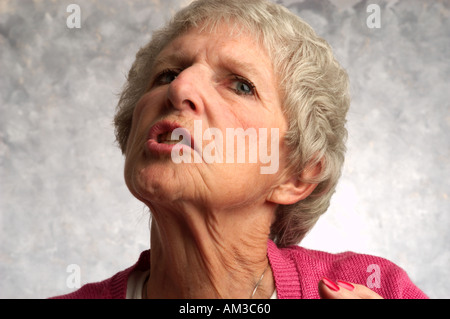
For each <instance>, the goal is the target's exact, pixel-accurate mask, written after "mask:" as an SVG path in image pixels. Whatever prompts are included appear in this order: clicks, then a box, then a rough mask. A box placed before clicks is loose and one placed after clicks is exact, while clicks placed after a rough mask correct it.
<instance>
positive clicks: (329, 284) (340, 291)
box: [319, 278, 383, 299]
mask: <svg viewBox="0 0 450 319" xmlns="http://www.w3.org/2000/svg"><path fill="white" fill-rule="evenodd" d="M319 294H320V297H321V298H322V299H383V298H382V297H381V296H380V295H379V294H377V293H376V292H374V291H372V290H370V289H369V288H367V287H366V286H363V285H358V284H354V283H349V282H345V281H342V280H338V281H336V282H333V281H331V280H330V279H328V278H322V280H321V281H319Z"/></svg>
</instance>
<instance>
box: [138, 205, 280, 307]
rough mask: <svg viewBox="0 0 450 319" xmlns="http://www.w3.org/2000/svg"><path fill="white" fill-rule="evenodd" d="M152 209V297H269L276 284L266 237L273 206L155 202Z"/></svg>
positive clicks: (149, 287)
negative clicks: (230, 207) (212, 207)
mask: <svg viewBox="0 0 450 319" xmlns="http://www.w3.org/2000/svg"><path fill="white" fill-rule="evenodd" d="M151 211H152V215H153V219H152V230H151V265H152V266H151V270H150V277H149V279H148V282H147V287H146V293H147V296H148V297H149V298H177V299H178V298H180V299H181V298H236V299H241V298H249V297H252V294H253V293H254V295H253V297H254V298H268V297H270V295H271V294H272V292H273V290H274V283H273V277H272V271H271V269H270V266H269V267H267V266H268V259H267V240H268V235H269V230H270V224H271V221H272V216H273V211H274V209H273V207H264V208H263V209H260V210H258V211H255V210H254V209H253V210H251V209H234V210H232V211H230V210H222V211H211V210H209V211H206V210H204V209H197V208H195V207H186V206H184V207H182V208H177V209H165V208H162V207H153V206H152V207H151ZM263 273H264V276H263V278H262V279H261V276H262V274H263ZM255 288H256V291H254V290H255Z"/></svg>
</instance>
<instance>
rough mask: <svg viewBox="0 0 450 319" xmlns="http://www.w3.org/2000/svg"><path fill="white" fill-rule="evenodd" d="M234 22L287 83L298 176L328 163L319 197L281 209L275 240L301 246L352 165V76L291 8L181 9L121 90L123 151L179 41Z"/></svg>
mask: <svg viewBox="0 0 450 319" xmlns="http://www.w3.org/2000/svg"><path fill="white" fill-rule="evenodd" d="M221 23H227V24H228V25H229V26H230V28H234V30H237V31H238V30H239V29H245V30H246V31H249V32H250V33H251V34H252V35H253V36H255V38H256V39H258V40H259V41H260V43H261V44H262V45H263V46H264V47H265V48H266V49H267V52H268V54H269V57H270V58H271V60H272V61H273V68H274V70H275V73H276V75H277V77H278V80H279V87H280V89H281V98H282V102H283V105H282V107H283V111H284V114H285V116H286V118H287V121H288V130H287V132H286V136H285V143H286V145H287V146H288V148H289V151H290V152H289V158H288V161H287V162H288V163H290V169H291V170H292V173H293V174H295V175H298V176H300V174H301V172H302V171H303V170H304V169H305V168H307V167H308V166H309V165H314V164H317V163H319V162H320V163H321V166H322V170H321V172H320V174H319V176H316V177H315V178H314V180H308V181H305V182H310V183H317V184H318V185H317V187H316V188H315V190H314V191H313V193H312V194H311V195H310V196H308V197H307V198H306V199H304V200H301V201H299V202H297V203H295V204H291V205H280V206H279V207H278V208H277V211H276V218H275V221H274V223H273V224H272V227H271V234H270V238H271V239H273V240H274V241H275V242H276V243H277V245H279V246H288V245H293V244H298V243H299V242H300V241H301V240H302V239H303V237H304V236H305V235H306V233H307V232H308V231H309V230H310V229H311V228H312V227H313V226H314V224H315V223H316V222H317V220H318V219H319V217H320V216H321V215H322V214H323V213H324V212H325V211H326V210H327V209H328V207H329V204H330V200H331V196H332V194H333V193H334V192H335V188H336V185H337V182H338V180H339V178H340V175H341V170H342V166H343V162H344V154H345V150H346V147H345V141H346V138H347V130H346V128H345V123H346V113H347V111H348V108H349V105H350V97H349V92H348V87H349V85H348V76H347V73H346V71H345V70H344V69H343V68H342V67H341V66H340V65H339V63H338V62H337V61H336V59H335V57H334V55H333V52H332V50H331V47H330V46H329V45H328V43H327V42H326V41H325V40H324V39H322V38H320V37H318V36H317V35H316V33H315V32H314V30H313V29H312V28H311V27H310V26H309V25H308V24H307V23H306V22H304V21H303V20H301V19H300V18H299V17H297V16H296V15H294V14H293V13H291V12H289V11H288V10H287V9H286V8H284V7H282V6H280V5H277V4H274V3H271V2H269V1H266V0H245V1H242V0H198V1H194V2H192V3H191V4H190V5H189V6H187V7H186V8H184V9H182V10H180V11H179V12H178V13H176V15H175V16H174V17H173V18H172V20H171V21H170V22H169V23H168V24H167V25H166V26H165V27H164V28H162V29H160V30H158V31H156V32H155V33H154V34H153V36H152V40H151V41H150V42H149V43H148V44H147V45H146V46H144V47H143V48H141V49H140V50H139V51H138V53H137V54H136V60H135V61H134V63H133V65H132V67H131V69H130V71H129V74H128V78H127V82H126V85H125V87H124V89H123V91H122V93H121V96H120V99H119V102H118V106H117V110H116V115H115V118H114V124H115V129H116V131H115V132H116V139H117V141H118V143H119V146H120V148H121V150H122V152H123V153H125V150H126V147H127V141H128V136H129V133H130V129H131V123H132V116H133V111H134V108H135V106H136V103H137V102H138V100H139V99H140V98H141V97H142V95H143V94H144V93H145V90H146V88H147V86H148V81H149V78H148V75H149V74H150V70H152V68H153V63H154V61H155V59H156V56H157V55H158V54H159V52H161V50H162V49H163V48H164V47H165V46H166V45H167V44H168V43H170V42H171V41H172V40H173V39H175V38H176V37H177V36H179V35H180V34H182V33H183V32H186V31H187V30H189V29H191V28H194V27H199V26H200V25H201V27H202V28H204V30H205V31H207V30H206V28H208V27H210V28H211V29H210V30H213V29H214V27H215V26H217V25H219V24H221Z"/></svg>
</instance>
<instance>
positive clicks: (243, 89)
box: [231, 76, 255, 95]
mask: <svg viewBox="0 0 450 319" xmlns="http://www.w3.org/2000/svg"><path fill="white" fill-rule="evenodd" d="M231 87H232V89H233V91H235V92H236V94H238V95H254V94H255V86H254V85H253V83H252V82H250V81H249V80H246V79H244V78H241V77H237V76H236V77H235V78H234V79H233V81H232V86H231Z"/></svg>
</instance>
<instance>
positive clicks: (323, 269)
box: [54, 241, 428, 299]
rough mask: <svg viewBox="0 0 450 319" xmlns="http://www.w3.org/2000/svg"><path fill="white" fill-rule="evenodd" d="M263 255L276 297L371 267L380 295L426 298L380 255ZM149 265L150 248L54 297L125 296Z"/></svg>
mask: <svg viewBox="0 0 450 319" xmlns="http://www.w3.org/2000/svg"><path fill="white" fill-rule="evenodd" d="M267 255H268V257H269V262H270V266H271V267H272V271H273V275H274V278H275V286H276V290H277V297H278V298H279V299H297V298H301V299H318V298H320V297H319V292H318V283H319V281H320V280H321V279H322V277H328V278H330V279H332V280H338V279H340V280H344V281H348V282H352V283H356V284H362V285H366V284H367V281H368V278H369V277H370V276H371V275H372V271H373V269H375V268H376V269H377V271H379V273H378V274H379V278H380V282H379V285H376V286H379V288H376V287H373V288H371V289H373V290H374V291H375V292H376V293H378V294H379V295H381V296H382V297H383V298H386V299H424V298H428V297H427V296H426V295H425V294H424V293H423V292H422V291H421V290H420V289H418V288H417V287H416V286H415V285H414V284H413V283H412V282H411V280H410V279H409V277H408V275H407V274H406V272H405V271H404V270H403V269H401V268H400V267H398V266H396V265H395V264H393V263H392V262H390V261H388V260H386V259H383V258H380V257H374V256H370V255H363V254H356V253H353V252H345V253H340V254H330V253H326V252H321V251H316V250H310V249H305V248H302V247H299V246H291V247H287V248H282V249H280V248H278V247H277V246H276V245H275V243H274V242H272V241H269V242H268V249H267ZM371 265H372V266H371ZM373 265H376V266H373ZM369 266H370V267H369ZM377 266H378V267H377ZM149 267H150V251H149V250H147V251H144V252H142V253H141V256H140V257H139V260H138V261H137V263H136V264H135V265H134V266H132V267H130V268H128V269H125V270H123V271H121V272H119V273H117V274H115V275H114V276H112V277H111V278H109V279H106V280H104V281H101V282H97V283H90V284H86V285H84V286H82V287H81V288H80V289H78V290H77V291H75V292H72V293H69V294H67V295H62V296H58V297H54V298H58V299H69V298H70V299H125V297H126V289H127V280H128V276H129V275H130V273H132V272H133V271H135V270H136V271H137V270H140V271H145V270H148V269H149ZM368 270H369V272H368ZM369 280H370V278H369ZM370 282H372V281H370Z"/></svg>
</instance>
